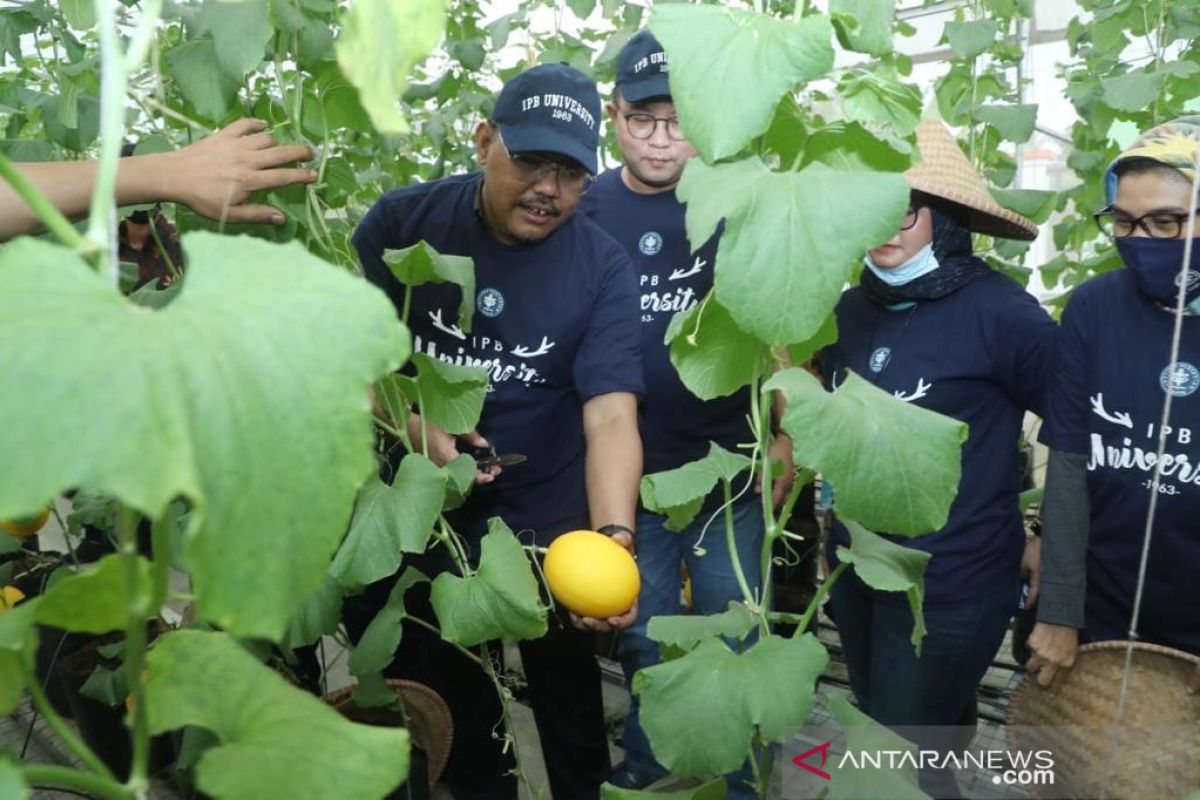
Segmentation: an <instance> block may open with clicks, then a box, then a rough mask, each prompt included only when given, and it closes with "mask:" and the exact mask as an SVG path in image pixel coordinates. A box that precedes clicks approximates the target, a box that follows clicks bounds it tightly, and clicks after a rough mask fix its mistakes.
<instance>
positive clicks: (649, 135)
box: [621, 111, 687, 142]
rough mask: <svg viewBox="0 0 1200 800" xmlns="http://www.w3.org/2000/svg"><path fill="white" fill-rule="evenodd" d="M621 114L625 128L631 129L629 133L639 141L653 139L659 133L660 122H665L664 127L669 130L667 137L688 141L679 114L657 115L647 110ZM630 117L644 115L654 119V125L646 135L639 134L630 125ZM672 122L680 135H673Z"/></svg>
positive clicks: (673, 139) (673, 140)
mask: <svg viewBox="0 0 1200 800" xmlns="http://www.w3.org/2000/svg"><path fill="white" fill-rule="evenodd" d="M621 116H622V117H624V118H625V130H627V131H629V135H630V136H632V137H633V138H635V139H637V140H638V141H639V142H645V141H649V140H650V139H653V138H654V134H656V133H658V123H660V122H661V123H662V124H663V127H664V128H665V129H666V131H667V138H668V139H670V140H671V141H672V142H685V141H687V137H686V136H684V135H683V131H682V130H680V128H679V117H677V116H676V117H656V116H654V115H653V114H650V113H647V112H645V111H630V112H629V113H626V112H624V111H622V112H621ZM630 117H644V118H646V119H651V120H654V126H653V127H651V128H650V132H649V133H647V134H646V135H645V136H638V135H637V134H636V133H634V132H633V128H632V127H630V125H629V118H630ZM672 122H674V123H675V130H676V132H677V133H678V134H679V135H678V136H672V135H671V123H672Z"/></svg>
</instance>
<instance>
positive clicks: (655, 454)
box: [580, 31, 792, 797]
mask: <svg viewBox="0 0 1200 800" xmlns="http://www.w3.org/2000/svg"><path fill="white" fill-rule="evenodd" d="M667 70H668V63H667V54H666V52H665V51H664V50H663V47H662V45H661V44H659V43H658V41H657V40H656V39H655V38H654V36H653V35H652V34H651V33H650V32H649V31H642V32H640V33H638V34H636V35H635V36H634V37H633V38H632V39H630V40H629V42H628V44H626V45H625V47H624V48H623V49H622V50H621V53H620V55H619V56H618V58H617V79H616V87H615V89H614V90H613V96H612V102H610V103H609V104H608V106H607V111H608V118H609V122H610V123H611V124H612V126H613V129H614V131H615V132H616V139H617V145H618V147H619V148H620V151H621V156H622V159H623V163H622V165H621V166H620V167H617V168H616V169H612V170H609V171H608V172H605V173H604V174H602V175H601V176H600V177H599V178H597V180H596V188H595V189H593V190H592V191H591V192H589V193H588V194H587V195H586V196H585V197H584V199H583V201H582V202H581V204H580V210H581V212H582V213H583V214H586V215H587V216H589V217H591V218H592V219H593V220H595V221H596V222H597V223H598V224H599V225H600V227H602V228H604V230H606V231H607V232H608V233H610V234H612V236H613V237H614V238H615V239H616V240H617V241H618V242H620V243H621V244H622V245H623V246H624V248H625V250H626V252H628V253H629V256H630V258H632V259H633V262H634V267H635V269H636V270H637V274H638V284H639V286H640V288H641V298H640V309H641V311H640V313H641V340H642V360H643V365H644V370H643V374H644V381H645V385H646V396H645V399H644V401H643V403H642V421H641V433H642V446H643V447H644V448H645V464H646V466H645V472H646V473H647V474H652V473H655V472H663V471H666V470H671V469H675V468H676V467H680V466H683V465H684V464H686V463H688V462H690V461H695V460H697V459H700V458H703V457H704V456H705V455H707V453H708V449H709V443H710V442H716V443H717V444H719V445H721V446H722V447H724V448H725V449H727V450H731V451H735V452H736V451H737V449H738V445H739V444H741V443H743V442H747V441H750V440H752V439H753V434H752V432H751V430H750V428H749V425H748V423H747V421H746V418H747V415H748V414H749V408H750V392H749V389H742V390H740V391H738V392H735V393H734V394H732V395H730V396H728V397H723V398H719V399H716V400H710V401H703V400H700V399H699V398H697V397H696V396H695V395H693V394H692V393H691V392H690V391H689V390H688V389H687V387H686V386H684V385H683V382H682V381H681V380H680V378H679V374H678V372H677V371H676V369H675V367H674V366H673V365H672V364H671V361H670V357H669V350H670V348H669V347H668V346H667V345H666V344H665V343H664V342H663V336H664V334H665V333H666V331H667V326H668V324H670V322H671V319H672V317H674V316H675V314H679V313H686V312H687V311H690V310H691V309H693V308H694V307H695V306H696V305H697V304H698V303H699V302H700V301H701V300H703V299H704V297H705V295H707V294H708V293H709V292H710V291H711V290H712V288H713V269H714V267H715V262H716V255H717V241H718V237H717V236H713V237H712V238H711V239H710V240H708V241H707V242H700V243H696V244H693V243H692V242H691V241H689V240H688V236H687V228H686V225H685V221H684V215H685V209H686V207H685V206H684V205H683V204H682V203H680V202H679V200H678V198H676V196H675V187H676V186H677V185H678V184H679V179H680V177H681V176H682V174H683V169H684V166H685V165H686V164H687V161H688V159H689V158H691V157H692V156H694V155H695V154H696V149H695V148H694V147H692V145H691V144H689V143H688V141H687V139H686V138H684V135H683V132H682V131H681V130H680V128H679V118H678V116H677V115H676V112H675V104H674V103H673V102H672V100H671V89H670V85H669V82H668V79H667V74H668V73H667ZM696 245H698V246H696ZM791 450H792V444H791V440H790V439H788V438H787V437H786V436H780V437H779V438H778V439H777V440H776V443H775V447H774V449H773V450H772V455H773V456H774V457H776V458H778V459H780V460H782V461H783V462H784V464H785V467H786V468H785V470H784V471H783V474H782V476H781V478H780V480H778V481H776V482H775V483H774V484H773V487H772V488H773V493H774V495H775V499H776V501H777V502H778V501H779V500H781V499H782V498H783V497H784V496H785V495H786V494H787V491H788V489H789V487H790V485H791V477H792V469H791ZM723 501H724V498H723V496H722V492H721V491H719V490H718V491H716V492H714V493H713V495H712V496H711V497H709V498H708V500H707V501H706V502H705V504H704V507H703V508H702V509H701V511H700V513H699V514H698V515H697V517H696V519H695V521H694V522H692V523H691V524H690V525H689V526H688V527H687V528H686V529H685V530H683V531H682V532H676V531H671V530H667V528H666V522H667V520H666V517H663V516H661V515H659V514H655V513H653V512H651V511H648V510H646V509H645V508H639V510H638V518H637V531H638V535H637V540H636V545H637V556H638V568H639V570H640V572H641V574H642V586H641V592H640V594H639V597H638V610H639V616H638V620H637V622H635V623H634V624H633V625H632V626H630V627H629V628H626V629H625V630H624V631H622V633H621V634H620V637H619V655H620V659H621V664H622V667H623V668H624V671H625V679H626V682H627V683H629V682H631V681H632V680H633V675H634V673H635V672H637V671H638V670H640V669H644V668H645V667H648V666H651V665H653V664H657V663H658V662H659V660H660V658H659V652H658V645H657V643H655V642H653V641H651V640H650V639H649V638H648V637H647V636H646V626H647V624H648V622H649V620H650V619H652V618H653V617H655V616H657V615H660V614H661V615H670V614H680V613H682V609H681V607H680V586H681V584H682V575H681V568H682V565H683V564H684V563H686V564H687V569H688V574H689V576H690V577H691V585H692V603H693V611H694V613H697V614H714V613H717V612H720V611H724V610H725V609H726V608H727V607H728V605H729V603H730V601H732V600H741V599H742V592H741V589H740V588H739V587H738V582H737V578H736V576H735V574H734V571H733V567H732V564H731V560H730V555H729V552H728V549H727V545H726V539H725V535H724V524H725V521H724V519H723V518H718V519H717V521H716V522H715V523H714V524H713V525H712V526H710V528H709V530H708V532H707V534H704V527H705V525H706V523H707V522H708V520H709V519H710V517H712V515H713V513H714V512H716V511H717V510H718V509H719V508H720V507H721V505H722V503H723ZM733 509H734V510H733V519H734V529H735V532H736V541H737V548H738V553H739V560H740V562H741V565H742V568H743V570H744V571H745V574H746V579H747V583H748V585H749V587H750V590H751V591H752V592H753V591H757V590H758V589H759V587H760V586H761V580H760V574H759V573H760V562H761V558H760V554H761V551H762V546H763V535H764V531H763V512H762V498H761V497H759V496H757V495H756V494H755V493H754V492H747V493H745V494H743V495H742V497H741V498H740V499H738V500H736V501H735V503H734V507H733ZM701 544H702V545H703V549H702V550H701V549H700V547H701ZM701 553H703V555H701ZM622 744H623V745H624V749H625V760H624V762H622V763H621V764H618V765H617V766H616V767H615V768H614V770H613V778H612V782H613V783H614V784H615V785H617V786H619V787H622V788H627V789H640V788H643V787H645V786H647V785H649V784H650V783H652V782H653V781H655V780H657V779H659V778H662V777H664V776H665V775H666V774H667V771H666V769H665V768H664V767H663V766H662V765H661V764H659V763H658V762H657V761H656V760H655V758H654V755H653V753H652V752H651V749H650V743H649V741H648V740H647V738H646V734H645V732H644V731H643V730H642V726H641V723H640V716H639V704H638V700H637V698H636V697H633V698H632V701H631V706H630V710H629V714H628V716H627V717H626V718H625V728H624V734H623V738H622ZM727 784H728V788H729V795H730V797H750V796H754V795H755V794H756V792H755V791H754V789H753V788H752V785H753V776H752V773H751V771H750V769H749V767H747V768H746V769H744V770H743V771H741V772H739V773H738V774H735V775H730V776H728V778H727Z"/></svg>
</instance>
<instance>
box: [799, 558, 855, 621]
mask: <svg viewBox="0 0 1200 800" xmlns="http://www.w3.org/2000/svg"><path fill="white" fill-rule="evenodd" d="M847 566H849V564H848V562H845V561H842V562H840V563H839V564H838V565H837V566H836V567H834V568H833V572H831V573H829V576H828V577H827V578H825V580H823V581H821V585H820V586H819V587H817V593H816V594H815V595H814V596H813V599H812V600H810V601H809V603H808V608H807V609H805V611H804V616H803V617H801V618H800V622H799V623H798V624H797V625H796V630H795V632H794V633H793V634H792V635H793V636H802V635H804V632H805V631H807V630H808V626H809V625H810V624H812V618H813V615H814V614H816V613H817V609H818V608H820V607H821V601H822V600H824V599H825V595H827V594H829V590H830V589H831V588H833V584H834V582H835V581H837V579H838V577H839V576H840V575H841V574H842V572H843V571H845V569H846V567H847Z"/></svg>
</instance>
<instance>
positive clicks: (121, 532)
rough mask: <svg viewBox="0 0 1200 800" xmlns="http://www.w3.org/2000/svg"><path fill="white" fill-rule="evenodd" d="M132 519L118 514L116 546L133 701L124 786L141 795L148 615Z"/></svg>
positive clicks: (146, 744) (146, 734)
mask: <svg viewBox="0 0 1200 800" xmlns="http://www.w3.org/2000/svg"><path fill="white" fill-rule="evenodd" d="M134 516H135V514H134V512H133V511H131V510H130V509H128V508H124V507H122V508H121V510H120V511H119V512H118V513H117V537H118V542H117V546H118V553H119V554H120V558H121V566H122V567H123V570H124V573H125V603H126V617H125V679H126V681H128V683H129V692H130V697H132V698H133V700H132V706H133V709H132V713H133V765H132V766H131V767H130V772H129V780H128V781H127V785H128V786H130V787H131V788H132V789H133V790H134V792H136V793H139V794H140V793H142V792H143V791H144V790H145V788H146V787H147V785H148V782H147V779H146V770H147V765H148V764H149V756H150V727H149V721H148V720H147V718H146V691H145V689H146V687H145V684H144V683H143V681H142V668H143V667H142V665H143V664H144V663H145V657H146V617H147V616H149V615H150V613H151V612H150V609H149V608H147V607H146V598H145V596H144V595H142V594H141V592H140V588H141V587H140V586H139V583H140V581H139V580H138V562H139V558H138V552H137V528H136V526H135V525H134ZM164 516H165V514H164ZM165 556H166V554H165V553H163V554H161V555H160V554H159V553H155V554H154V560H155V561H158V560H159V559H160V558H162V557H165Z"/></svg>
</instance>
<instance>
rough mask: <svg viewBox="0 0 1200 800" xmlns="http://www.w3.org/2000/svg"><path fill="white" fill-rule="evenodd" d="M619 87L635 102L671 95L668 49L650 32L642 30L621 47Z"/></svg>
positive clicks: (624, 94)
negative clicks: (668, 74) (668, 78)
mask: <svg viewBox="0 0 1200 800" xmlns="http://www.w3.org/2000/svg"><path fill="white" fill-rule="evenodd" d="M617 88H618V89H620V90H621V96H622V97H624V98H625V99H626V100H628V101H629V102H631V103H640V102H642V101H643V100H649V99H650V98H651V97H669V96H670V95H671V86H670V84H669V83H668V81H667V51H666V50H663V46H662V45H661V44H659V43H658V39H655V38H654V35H653V34H652V33H650V31H641V32H639V33H638V34H637V35H636V36H634V37H633V38H632V39H630V40H629V42H628V43H627V44H626V45H625V47H623V48H621V55H619V56H617Z"/></svg>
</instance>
